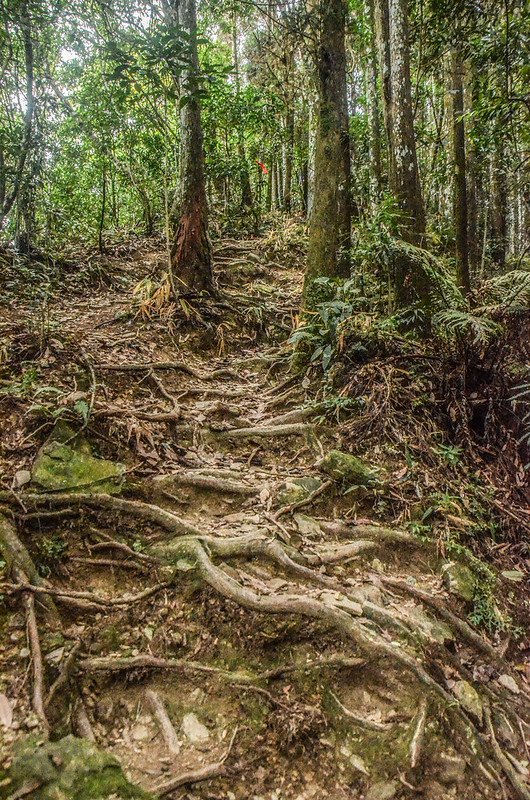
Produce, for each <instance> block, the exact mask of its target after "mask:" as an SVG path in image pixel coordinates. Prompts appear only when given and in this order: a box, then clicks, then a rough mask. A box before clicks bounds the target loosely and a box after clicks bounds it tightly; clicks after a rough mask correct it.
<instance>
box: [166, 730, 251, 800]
mask: <svg viewBox="0 0 530 800" xmlns="http://www.w3.org/2000/svg"><path fill="white" fill-rule="evenodd" d="M237 731H238V728H237V727H236V729H235V730H234V733H233V734H232V738H231V739H230V743H229V745H228V748H227V750H226V752H225V754H224V755H223V756H222V758H221V759H220V760H219V761H217V762H216V763H215V764H207V765H206V766H204V767H201V768H200V769H196V770H191V771H190V772H183V773H181V774H180V775H176V776H175V777H174V778H170V779H169V780H168V781H166V782H165V783H161V784H159V785H158V786H157V787H156V788H155V792H156V794H158V795H159V796H160V797H165V796H166V795H168V794H171V792H174V791H175V789H178V788H179V787H180V786H186V785H188V784H192V783H200V782H202V781H210V780H212V778H220V777H222V776H224V775H226V774H227V772H228V771H227V768H226V767H225V762H226V760H227V759H228V756H229V755H230V753H231V752H232V747H233V745H234V740H235V738H236V735H237Z"/></svg>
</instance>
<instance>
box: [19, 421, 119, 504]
mask: <svg viewBox="0 0 530 800" xmlns="http://www.w3.org/2000/svg"><path fill="white" fill-rule="evenodd" d="M124 474H125V466H124V465H123V464H118V463H115V462H114V461H108V460H107V459H104V458H96V456H94V455H92V448H91V446H90V444H89V443H88V442H87V441H86V440H85V439H83V438H79V437H76V435H75V431H72V429H71V428H69V427H68V426H65V425H62V426H56V429H55V430H54V431H53V433H52V435H51V436H50V438H49V439H48V441H47V442H46V443H45V444H43V446H42V447H41V449H40V450H39V452H38V453H37V457H36V459H35V462H34V464H33V467H32V470H31V477H32V481H33V483H36V484H37V485H38V486H41V487H42V488H43V489H48V490H52V491H75V490H82V491H84V492H90V493H92V494H95V493H97V492H103V493H105V494H116V492H119V491H120V489H121V485H122V483H123V477H124Z"/></svg>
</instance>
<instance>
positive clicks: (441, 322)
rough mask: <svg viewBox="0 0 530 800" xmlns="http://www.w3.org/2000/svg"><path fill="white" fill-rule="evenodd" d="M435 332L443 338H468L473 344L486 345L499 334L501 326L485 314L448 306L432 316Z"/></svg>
mask: <svg viewBox="0 0 530 800" xmlns="http://www.w3.org/2000/svg"><path fill="white" fill-rule="evenodd" d="M432 323H433V327H434V330H435V332H436V333H437V334H438V335H439V336H441V337H443V338H445V339H449V340H450V339H460V340H461V341H462V340H470V341H471V342H472V344H474V345H486V344H488V342H490V341H491V340H492V339H494V338H495V337H497V336H499V334H500V333H501V331H502V326H501V325H499V323H497V322H494V321H493V320H492V319H490V318H489V317H486V316H478V315H477V314H472V313H471V312H469V311H462V310H460V309H456V308H449V309H446V310H445V311H439V312H438V313H437V314H435V315H434V316H433V318H432Z"/></svg>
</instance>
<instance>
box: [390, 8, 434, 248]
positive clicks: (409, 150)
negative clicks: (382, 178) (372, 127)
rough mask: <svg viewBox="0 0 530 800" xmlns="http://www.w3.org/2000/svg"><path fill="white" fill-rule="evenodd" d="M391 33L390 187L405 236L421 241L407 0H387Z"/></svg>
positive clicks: (422, 216) (422, 215) (422, 228)
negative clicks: (397, 205) (395, 200)
mask: <svg viewBox="0 0 530 800" xmlns="http://www.w3.org/2000/svg"><path fill="white" fill-rule="evenodd" d="M387 2H388V21H389V34H390V101H391V108H390V119H391V149H392V170H391V188H392V189H393V192H394V194H395V196H396V199H397V201H398V203H399V207H400V209H401V212H402V217H403V221H402V235H403V238H404V239H406V240H407V241H410V242H411V243H413V244H421V243H422V242H423V237H424V233H425V211H424V207H423V198H422V193H421V184H420V175H419V169H418V157H417V153H416V141H415V137H414V119H413V113H412V93H411V82H410V51H409V30H408V17H407V0H387Z"/></svg>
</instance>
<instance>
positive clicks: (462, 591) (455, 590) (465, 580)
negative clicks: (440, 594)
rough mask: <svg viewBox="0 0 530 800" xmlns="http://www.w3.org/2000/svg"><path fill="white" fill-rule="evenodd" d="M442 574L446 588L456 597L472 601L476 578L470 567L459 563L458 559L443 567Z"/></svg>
mask: <svg viewBox="0 0 530 800" xmlns="http://www.w3.org/2000/svg"><path fill="white" fill-rule="evenodd" d="M442 575H443V580H444V584H445V588H446V589H447V591H448V592H451V594H454V595H455V597H459V598H460V599H461V600H465V601H466V603H469V602H471V600H473V597H474V596H475V586H476V580H475V576H474V575H473V573H472V571H471V570H470V569H469V567H466V566H465V565H464V564H458V563H457V562H456V561H449V562H448V563H447V564H444V566H443V567H442Z"/></svg>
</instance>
